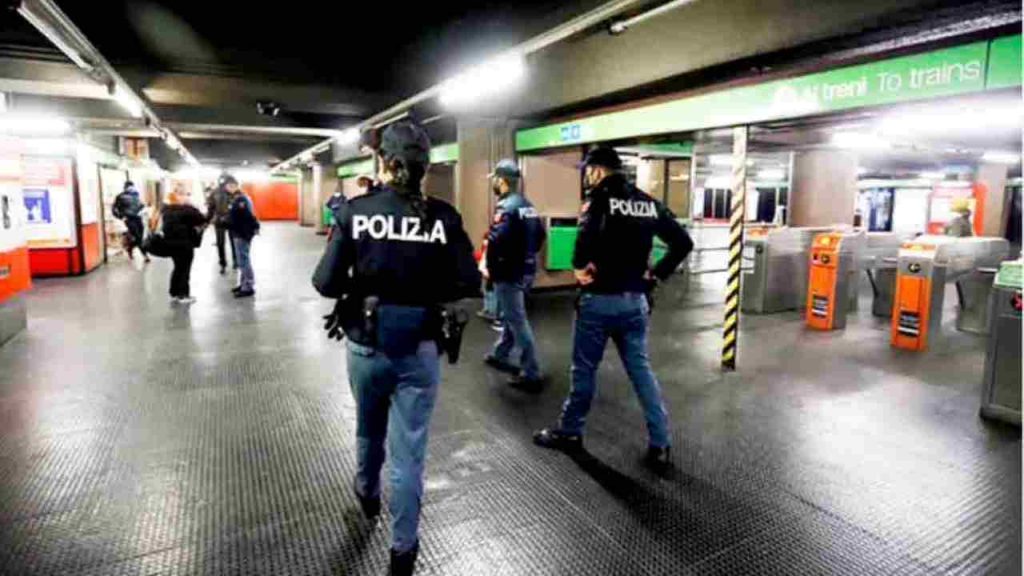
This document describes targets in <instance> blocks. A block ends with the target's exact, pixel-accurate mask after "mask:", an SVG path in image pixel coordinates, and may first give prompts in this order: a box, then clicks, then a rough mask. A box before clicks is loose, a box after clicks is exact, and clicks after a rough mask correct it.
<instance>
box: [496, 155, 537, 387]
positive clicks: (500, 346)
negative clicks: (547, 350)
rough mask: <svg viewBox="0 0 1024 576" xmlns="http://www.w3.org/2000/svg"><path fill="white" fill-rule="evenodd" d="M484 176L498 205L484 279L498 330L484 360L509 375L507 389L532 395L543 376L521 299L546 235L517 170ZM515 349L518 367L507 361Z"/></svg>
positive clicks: (511, 166) (504, 167)
mask: <svg viewBox="0 0 1024 576" xmlns="http://www.w3.org/2000/svg"><path fill="white" fill-rule="evenodd" d="M490 178H491V188H492V190H493V191H494V194H495V195H496V196H497V197H498V206H497V209H496V210H495V214H494V220H493V222H492V223H491V227H490V230H489V231H488V233H487V253H486V255H485V257H484V262H485V264H486V274H485V277H486V278H487V279H488V280H489V281H491V282H493V283H494V295H495V297H496V299H497V302H498V313H499V315H500V318H501V322H502V330H501V336H500V337H499V338H498V341H497V342H495V344H494V346H493V347H492V348H491V352H490V353H489V354H488V355H487V356H486V357H485V358H484V362H485V363H486V364H487V365H488V366H491V367H492V368H495V369H497V370H500V371H502V372H508V373H510V374H512V375H513V378H512V380H511V381H509V385H510V386H512V387H513V388H518V389H520V390H523V391H525V392H532V393H536V392H540V391H541V389H542V388H543V386H544V377H543V376H542V375H541V371H540V364H539V363H538V362H537V347H536V344H535V342H534V338H533V329H532V328H531V327H530V321H529V319H528V318H527V316H526V295H527V294H528V293H529V291H530V288H531V287H532V286H533V279H534V276H535V275H536V273H537V252H538V251H540V247H541V245H542V244H543V243H544V239H545V238H546V236H547V234H546V233H545V231H544V224H543V223H542V222H541V220H540V215H539V214H537V210H536V209H535V208H534V207H533V204H531V203H530V201H529V200H527V199H526V197H525V196H523V194H522V192H520V182H519V180H520V172H519V167H518V166H517V165H516V163H515V162H514V161H512V160H508V159H506V160H502V161H500V162H498V164H497V166H495V168H494V172H492V173H491V174H490ZM515 348H518V349H519V350H520V361H519V363H518V364H515V363H513V362H512V361H511V354H512V351H513V350H514V349H515Z"/></svg>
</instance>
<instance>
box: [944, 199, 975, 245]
mask: <svg viewBox="0 0 1024 576" xmlns="http://www.w3.org/2000/svg"><path fill="white" fill-rule="evenodd" d="M949 211H950V212H952V213H953V214H956V216H955V217H954V218H953V219H952V220H950V221H949V223H948V224H946V226H945V227H944V229H943V233H945V235H946V236H954V237H956V238H969V237H971V236H974V223H972V222H971V203H970V200H968V199H967V198H954V199H953V200H952V201H951V202H950V204H949Z"/></svg>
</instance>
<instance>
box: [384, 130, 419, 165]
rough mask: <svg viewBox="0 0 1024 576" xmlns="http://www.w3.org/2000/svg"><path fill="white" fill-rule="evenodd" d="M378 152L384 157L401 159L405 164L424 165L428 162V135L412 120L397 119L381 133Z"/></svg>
mask: <svg viewBox="0 0 1024 576" xmlns="http://www.w3.org/2000/svg"><path fill="white" fill-rule="evenodd" d="M380 153H381V156H383V157H384V158H389V159H390V158H395V159H398V160H401V161H402V163H403V164H405V165H406V166H409V165H420V166H426V165H427V164H430V137H429V136H427V132H426V130H424V129H423V128H422V127H421V126H420V125H419V124H416V123H415V122H413V121H412V120H399V121H398V122H395V123H394V124H390V125H388V126H387V127H386V128H385V129H384V132H383V133H382V134H381V136H380Z"/></svg>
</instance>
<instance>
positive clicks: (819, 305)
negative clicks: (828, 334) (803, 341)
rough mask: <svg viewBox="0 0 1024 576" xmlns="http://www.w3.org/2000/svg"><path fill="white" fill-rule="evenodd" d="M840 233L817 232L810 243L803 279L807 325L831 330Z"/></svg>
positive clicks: (834, 312) (834, 310)
mask: <svg viewBox="0 0 1024 576" xmlns="http://www.w3.org/2000/svg"><path fill="white" fill-rule="evenodd" d="M842 238H843V237H842V235H841V234H834V233H826V234H819V235H817V236H816V237H815V238H814V244H813V245H812V246H811V263H810V275H809V277H808V282H807V314H806V317H807V326H808V327H810V328H814V329H816V330H831V329H832V328H833V326H834V325H835V314H836V282H837V281H838V278H839V247H840V244H841V243H842Z"/></svg>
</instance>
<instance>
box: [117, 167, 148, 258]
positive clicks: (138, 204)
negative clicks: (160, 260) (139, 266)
mask: <svg viewBox="0 0 1024 576" xmlns="http://www.w3.org/2000/svg"><path fill="white" fill-rule="evenodd" d="M145 209H146V205H145V204H144V203H143V202H142V199H141V198H140V197H139V190H138V189H137V188H136V187H135V184H134V183H133V182H132V181H131V180H129V181H127V182H125V183H124V190H123V191H122V192H121V193H120V194H118V195H117V198H114V205H113V206H112V207H111V210H110V211H111V213H112V214H113V215H114V218H118V219H120V220H122V221H123V222H124V225H125V228H127V229H128V232H127V234H126V235H125V243H124V249H125V251H126V252H127V253H128V259H129V260H134V259H135V254H134V253H135V249H136V248H138V249H139V252H141V253H142V257H143V259H144V260H145V261H146V262H149V254H146V249H145V248H144V247H143V246H142V237H143V231H144V230H145V224H144V223H143V221H142V213H143V212H144V211H145Z"/></svg>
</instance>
